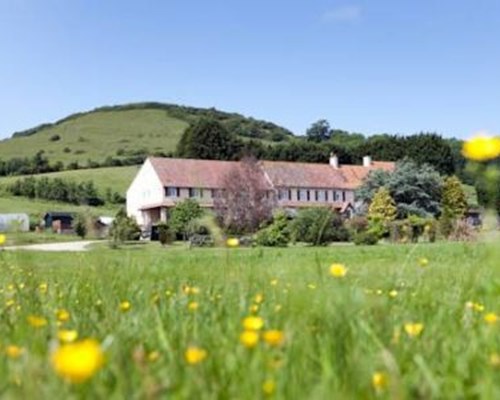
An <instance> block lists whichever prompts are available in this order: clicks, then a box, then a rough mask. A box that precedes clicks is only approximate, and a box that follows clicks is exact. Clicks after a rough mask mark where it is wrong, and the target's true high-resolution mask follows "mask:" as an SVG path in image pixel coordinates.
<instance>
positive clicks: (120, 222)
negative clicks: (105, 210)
mask: <svg viewBox="0 0 500 400" xmlns="http://www.w3.org/2000/svg"><path fill="white" fill-rule="evenodd" d="M109 235H110V237H111V240H112V242H111V243H112V246H114V247H116V246H118V244H119V243H123V242H125V241H127V240H138V239H139V237H140V235H141V228H139V225H137V222H136V221H135V220H134V219H133V218H130V217H129V216H127V213H126V212H125V209H123V208H122V209H120V211H118V213H117V214H116V216H115V219H114V221H113V225H111V229H110V230H109Z"/></svg>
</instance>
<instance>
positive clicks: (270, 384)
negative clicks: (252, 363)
mask: <svg viewBox="0 0 500 400" xmlns="http://www.w3.org/2000/svg"><path fill="white" fill-rule="evenodd" d="M275 391H276V382H274V380H272V379H266V380H265V381H264V383H263V384H262V392H264V394H265V395H266V396H272V395H273V394H274V392H275Z"/></svg>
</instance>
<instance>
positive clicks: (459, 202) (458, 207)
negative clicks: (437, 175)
mask: <svg viewBox="0 0 500 400" xmlns="http://www.w3.org/2000/svg"><path fill="white" fill-rule="evenodd" d="M441 206H442V209H443V214H446V216H447V217H449V218H451V219H461V218H463V217H464V215H465V213H466V212H467V208H468V206H467V198H466V196H465V192H464V189H463V187H462V183H461V182H460V180H459V179H458V178H457V177H456V176H450V177H448V178H446V179H445V180H444V184H443V197H442V199H441Z"/></svg>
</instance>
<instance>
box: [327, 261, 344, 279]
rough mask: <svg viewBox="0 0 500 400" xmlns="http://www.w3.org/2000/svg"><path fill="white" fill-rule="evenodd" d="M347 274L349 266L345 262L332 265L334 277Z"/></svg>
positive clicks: (331, 269)
mask: <svg viewBox="0 0 500 400" xmlns="http://www.w3.org/2000/svg"><path fill="white" fill-rule="evenodd" d="M346 274H347V268H346V267H345V266H344V265H343V264H337V263H335V264H332V265H330V275H332V276H333V277H334V278H343V277H344V276H346Z"/></svg>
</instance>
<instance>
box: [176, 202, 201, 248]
mask: <svg viewBox="0 0 500 400" xmlns="http://www.w3.org/2000/svg"><path fill="white" fill-rule="evenodd" d="M202 215H203V209H202V208H201V206H200V205H199V204H198V202H197V201H196V200H193V199H186V200H184V201H182V202H180V203H178V204H177V205H176V206H175V207H174V208H173V209H172V211H171V213H170V219H169V221H168V222H169V227H170V229H171V230H172V232H174V234H176V235H181V236H182V238H183V239H184V240H186V238H187V236H188V232H189V227H190V223H191V222H192V221H193V220H195V219H197V218H200V217H201V216H202Z"/></svg>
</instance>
